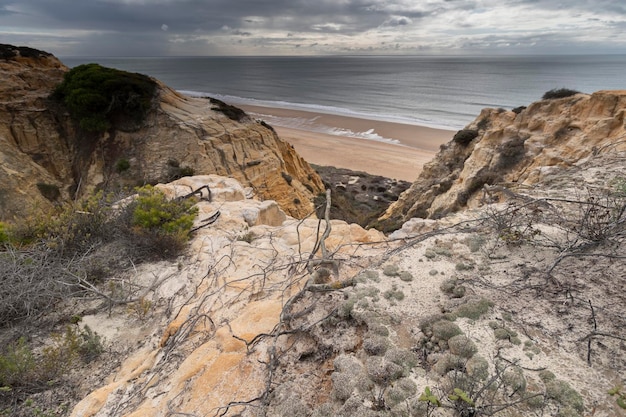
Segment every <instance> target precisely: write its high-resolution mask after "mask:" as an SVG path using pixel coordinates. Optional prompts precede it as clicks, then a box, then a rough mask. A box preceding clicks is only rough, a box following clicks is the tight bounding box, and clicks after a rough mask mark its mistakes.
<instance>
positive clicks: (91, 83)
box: [52, 64, 156, 132]
mask: <svg viewBox="0 0 626 417" xmlns="http://www.w3.org/2000/svg"><path fill="white" fill-rule="evenodd" d="M155 90H156V83H155V81H154V80H152V79H151V78H150V77H148V76H146V75H143V74H136V73H130V72H126V71H120V70H117V69H113V68H105V67H102V66H100V65H98V64H85V65H79V66H77V67H75V68H72V69H71V70H70V71H69V72H68V73H66V74H65V77H64V79H63V82H62V83H61V84H59V86H57V88H56V89H55V91H54V93H53V94H52V98H53V99H54V100H56V101H59V102H61V103H63V104H64V105H65V107H66V108H67V109H68V111H69V112H70V115H71V116H72V118H73V119H74V120H76V121H77V122H78V124H79V126H80V127H81V129H84V130H86V131H89V132H103V131H105V130H107V129H109V128H110V127H111V126H115V125H117V124H119V125H122V126H124V125H128V124H129V123H130V124H133V125H135V124H137V123H140V122H142V121H143V120H144V118H145V116H146V114H147V112H148V110H149V109H150V107H151V105H152V98H153V95H154V92H155Z"/></svg>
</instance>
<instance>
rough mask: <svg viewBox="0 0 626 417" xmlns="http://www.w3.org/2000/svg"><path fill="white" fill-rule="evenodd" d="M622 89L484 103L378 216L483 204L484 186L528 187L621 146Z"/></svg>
mask: <svg viewBox="0 0 626 417" xmlns="http://www.w3.org/2000/svg"><path fill="white" fill-rule="evenodd" d="M625 111H626V91H599V92H596V93H594V94H591V95H588V94H576V95H574V96H571V97H567V98H561V99H551V100H542V101H538V102H536V103H533V104H531V105H530V106H528V107H527V108H523V109H517V110H516V111H515V112H514V111H504V110H501V109H499V110H497V109H484V110H483V111H482V112H481V114H480V115H479V116H478V117H477V118H476V120H475V121H474V122H472V123H471V124H470V125H468V126H467V127H466V128H465V129H464V130H463V131H460V132H459V133H460V134H459V135H458V136H457V137H456V140H452V141H450V142H449V143H448V144H446V145H443V146H442V147H441V150H440V151H439V153H438V154H437V156H436V157H435V158H434V159H433V160H432V161H431V162H429V163H428V164H426V165H425V166H424V169H423V172H422V173H421V174H420V176H419V178H418V179H417V180H416V181H415V182H414V183H413V185H412V186H411V188H410V189H409V190H407V191H406V192H405V193H404V194H402V195H401V196H400V198H399V200H398V201H397V202H396V203H394V204H392V205H391V206H390V207H389V209H388V210H387V211H386V213H385V214H384V215H383V217H382V219H383V220H384V221H386V222H389V223H394V224H396V225H398V226H399V225H401V224H402V222H404V221H406V220H408V219H410V218H413V217H422V218H439V217H442V216H445V215H446V214H448V213H451V212H455V211H459V210H461V209H464V208H466V207H475V206H476V205H478V204H480V202H481V197H482V196H483V192H482V189H483V187H484V186H485V185H495V184H501V185H505V186H506V187H508V188H516V187H528V186H533V185H535V184H537V183H539V182H541V181H542V180H543V179H544V178H545V176H546V175H548V174H554V173H555V172H556V171H559V170H562V169H564V168H568V167H572V166H576V165H578V164H581V163H583V162H584V161H585V160H586V159H587V158H588V157H590V156H592V155H596V154H598V153H609V152H615V151H618V150H623V149H626V141H625V139H626V128H625V125H624V112H625Z"/></svg>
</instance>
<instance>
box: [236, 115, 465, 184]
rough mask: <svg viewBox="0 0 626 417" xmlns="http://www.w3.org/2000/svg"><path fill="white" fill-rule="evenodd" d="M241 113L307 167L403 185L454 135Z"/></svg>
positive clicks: (339, 119)
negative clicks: (263, 124)
mask: <svg viewBox="0 0 626 417" xmlns="http://www.w3.org/2000/svg"><path fill="white" fill-rule="evenodd" d="M240 107H242V108H243V109H244V110H245V111H246V112H248V113H249V114H250V115H251V116H252V117H254V118H257V119H261V120H266V121H267V122H268V123H269V124H270V125H272V126H273V127H274V128H275V129H276V132H277V133H278V135H279V136H280V137H281V138H282V139H283V140H286V141H287V142H289V143H291V144H292V145H293V146H294V148H295V149H296V151H297V152H298V153H299V154H300V155H301V156H302V157H303V158H304V159H306V160H307V161H308V162H309V163H312V164H317V165H330V166H335V167H340V168H348V169H352V170H355V171H365V172H367V173H370V174H376V175H382V176H385V177H389V178H395V179H400V180H406V181H414V180H415V179H416V178H417V176H418V175H419V173H420V171H421V169H422V166H423V165H424V164H425V163H426V162H428V161H430V160H431V159H432V158H433V156H434V155H435V153H436V152H437V151H438V149H439V146H440V145H441V144H442V143H446V142H448V141H449V140H450V139H451V138H452V136H453V135H454V133H455V132H454V131H452V130H444V129H435V128H430V127H424V126H417V125H409V124H402V123H393V122H384V121H377V120H369V119H360V118H356V117H347V116H336V115H329V114H323V113H312V112H305V111H300V110H286V109H279V108H268V107H258V106H247V105H246V106H240ZM264 116H266V117H264ZM275 117H278V118H282V119H285V118H289V119H297V120H301V121H304V122H305V123H304V124H306V127H307V128H306V129H305V128H299V127H281V126H277V125H276V124H273V123H272V122H271V120H272V118H275ZM317 127H319V128H325V127H327V128H333V129H337V131H338V132H339V131H340V132H348V131H349V132H368V131H371V132H372V133H375V134H377V135H378V136H380V137H382V138H386V139H391V140H395V141H398V142H399V143H397V144H396V143H388V142H384V141H377V140H371V139H361V138H354V137H349V136H342V135H339V134H330V133H324V132H323V131H322V132H319V131H312V130H310V128H313V129H315V128H317ZM327 130H328V129H327Z"/></svg>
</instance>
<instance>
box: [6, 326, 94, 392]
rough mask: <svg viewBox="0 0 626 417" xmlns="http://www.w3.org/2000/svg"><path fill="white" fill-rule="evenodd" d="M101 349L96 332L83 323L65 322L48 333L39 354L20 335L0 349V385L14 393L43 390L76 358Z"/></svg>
mask: <svg viewBox="0 0 626 417" xmlns="http://www.w3.org/2000/svg"><path fill="white" fill-rule="evenodd" d="M103 351H104V348H103V345H102V340H101V339H100V336H99V335H98V334H97V333H95V332H93V331H91V329H89V327H86V326H85V329H84V330H79V329H78V328H77V327H76V326H67V327H66V328H65V331H64V332H63V333H60V334H54V335H52V343H51V344H49V345H47V346H45V347H44V348H43V349H42V350H41V352H40V353H39V354H35V353H34V352H33V349H32V348H31V347H30V346H29V345H28V344H27V343H26V339H24V338H20V339H18V340H17V341H16V342H14V343H12V344H9V345H8V346H7V347H6V348H5V349H4V351H3V352H0V388H3V389H4V390H7V391H14V392H18V393H27V394H28V393H34V392H38V391H42V390H45V389H47V388H49V387H50V385H53V384H55V383H56V382H58V380H59V378H61V377H63V376H64V375H65V374H67V373H68V372H69V371H70V370H71V369H72V367H73V366H74V365H75V364H76V363H77V362H78V361H80V360H84V361H86V362H89V361H91V360H93V359H95V358H96V357H97V356H99V355H100V354H101V353H102V352H103Z"/></svg>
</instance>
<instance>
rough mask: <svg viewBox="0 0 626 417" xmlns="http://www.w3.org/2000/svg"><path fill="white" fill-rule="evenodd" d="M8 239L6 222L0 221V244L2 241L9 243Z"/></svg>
mask: <svg viewBox="0 0 626 417" xmlns="http://www.w3.org/2000/svg"><path fill="white" fill-rule="evenodd" d="M9 241H10V236H9V231H8V227H7V225H6V224H4V223H2V222H0V245H2V244H4V243H9Z"/></svg>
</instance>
